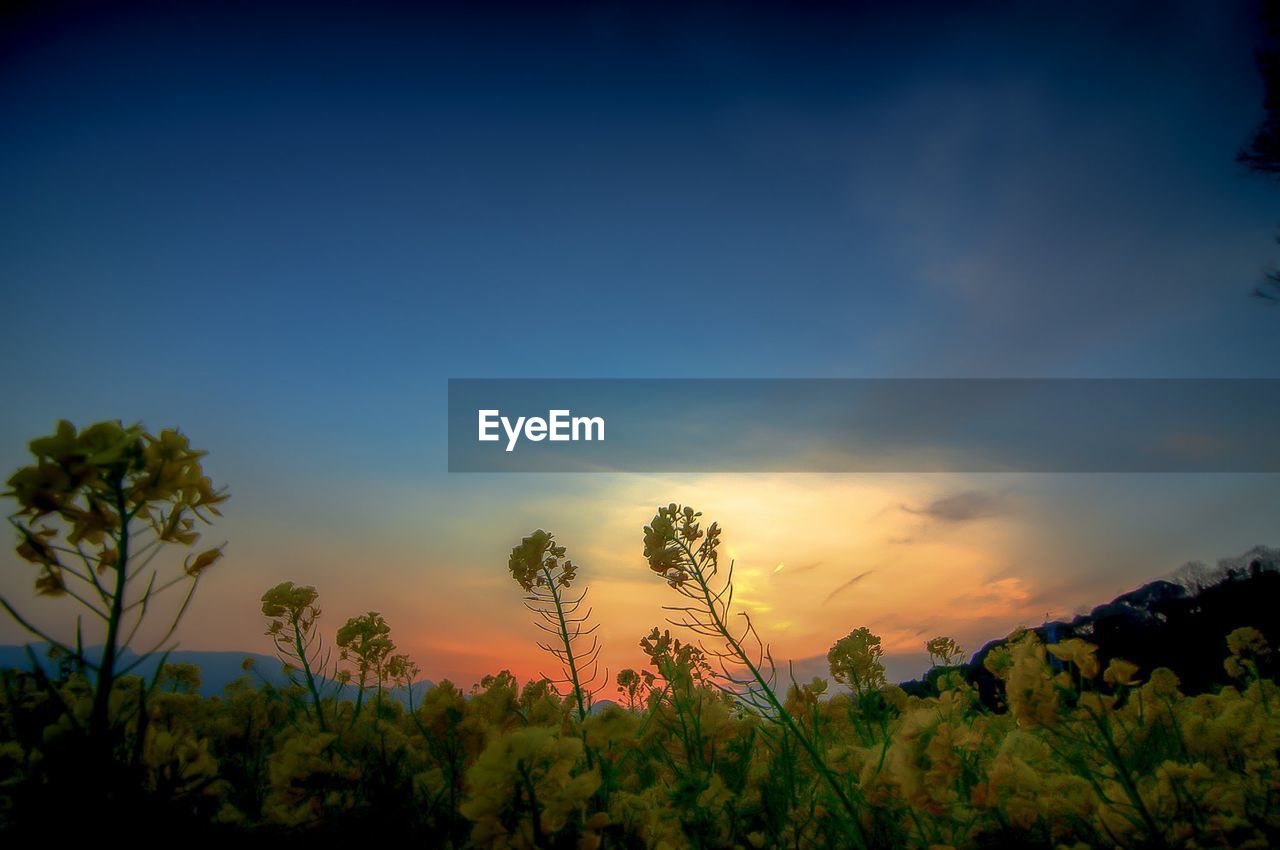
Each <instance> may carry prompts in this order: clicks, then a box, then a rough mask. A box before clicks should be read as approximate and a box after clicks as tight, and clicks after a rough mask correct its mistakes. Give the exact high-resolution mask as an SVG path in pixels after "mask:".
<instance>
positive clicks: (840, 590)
mask: <svg viewBox="0 0 1280 850" xmlns="http://www.w3.org/2000/svg"><path fill="white" fill-rule="evenodd" d="M874 572H875V570H867V571H866V572H863V573H858V574H857V575H856V576H854V577H853V578H851V579H849V580H848V581H846V582H845V583H844V584H842V585H840V586H839V587H837V588H836V589H835V590H833V591H831V593H829V594H827V598H826V599H824V600H822V604H823V605H826V604H827V603H828V602H830V601H831V600H832V599H835V598H836V596H837V595H839V594H841V593H843V592H845V591H846V590H848V589H849V588H851V587H853V586H854V585H855V584H857V583H858V582H860V581H862V580H863V579H864V578H866V577H867V576H869V575H871V574H872V573H874Z"/></svg>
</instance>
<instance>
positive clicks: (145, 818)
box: [0, 424, 1280, 850]
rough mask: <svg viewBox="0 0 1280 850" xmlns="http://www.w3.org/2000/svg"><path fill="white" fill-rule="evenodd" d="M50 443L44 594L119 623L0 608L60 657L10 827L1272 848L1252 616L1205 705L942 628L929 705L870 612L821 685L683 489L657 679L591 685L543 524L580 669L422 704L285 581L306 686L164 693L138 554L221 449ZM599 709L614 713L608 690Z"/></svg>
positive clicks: (1073, 659) (11, 718)
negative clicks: (993, 690)
mask: <svg viewBox="0 0 1280 850" xmlns="http://www.w3.org/2000/svg"><path fill="white" fill-rule="evenodd" d="M68 428H70V426H68ZM95 429H98V430H95ZM32 451H33V453H34V454H35V456H36V462H35V463H34V464H33V465H32V466H30V467H27V468H25V469H23V470H20V471H19V472H18V473H16V474H15V475H14V476H13V478H12V479H10V482H9V484H10V488H11V495H12V496H13V498H15V499H16V500H17V502H18V506H19V510H18V513H17V514H15V517H14V524H15V526H16V527H17V529H18V534H19V549H18V551H19V553H20V554H21V555H22V556H23V557H24V558H25V559H26V560H27V561H29V562H31V563H32V564H33V565H35V567H36V568H37V570H38V578H37V590H38V591H39V592H42V593H45V594H50V595H67V596H69V597H70V598H71V599H72V600H73V601H79V602H82V603H84V604H86V605H89V606H91V607H92V608H93V609H95V610H97V611H99V613H101V614H103V615H105V621H106V623H107V626H108V633H109V637H110V640H109V641H108V643H107V644H106V647H105V648H104V650H103V654H102V656H93V655H92V654H91V653H89V651H88V650H86V649H85V648H84V645H83V643H82V642H81V641H80V640H79V639H77V640H76V641H75V642H73V643H62V644H59V643H58V642H57V641H56V640H54V639H53V638H52V636H49V635H44V634H43V633H41V632H39V631H38V630H37V629H36V628H35V627H34V626H33V625H31V624H30V623H29V622H27V621H26V620H24V619H22V615H21V612H20V611H19V610H18V608H17V607H16V606H14V605H12V604H11V603H10V602H9V601H7V600H6V601H4V607H5V608H6V610H7V611H8V612H9V614H10V615H11V616H14V617H15V618H18V620H19V622H22V623H24V624H25V625H27V626H28V627H29V628H31V630H32V631H33V632H35V633H36V634H37V635H38V636H40V637H41V638H42V639H48V640H49V641H50V642H51V643H53V644H54V646H55V649H54V654H55V656H56V662H57V663H56V665H54V666H53V667H52V668H51V667H50V666H49V665H47V664H37V663H33V664H32V665H31V667H30V668H29V669H28V670H25V671H23V670H6V671H4V672H3V674H2V676H0V684H2V686H3V687H2V688H0V827H3V829H4V830H6V831H8V832H11V833H15V834H16V833H28V832H31V833H39V834H47V833H48V831H49V830H50V829H54V828H56V829H57V830H58V831H59V833H60V834H62V835H74V834H76V833H84V834H85V835H86V836H98V837H101V836H105V835H108V834H122V835H134V836H151V835H161V834H165V835H177V836H181V835H185V836H190V835H192V834H193V832H192V830H198V835H200V836H202V837H204V838H211V837H214V838H217V837H221V838H224V839H236V840H240V839H250V838H252V839H264V840H276V839H285V838H289V837H303V836H314V837H316V838H317V839H319V838H320V837H323V838H324V839H325V840H329V839H347V840H359V839H361V838H364V839H368V838H370V837H373V838H377V839H380V840H381V839H387V840H405V841H412V842H413V843H414V844H417V845H419V846H429V847H458V848H462V847H476V848H508V847H510V848H603V847H612V848H652V849H653V850H659V848H670V850H675V848H739V847H741V848H766V847H767V848H773V847H789V848H808V847H829V848H873V847H876V848H879V847H884V848H889V847H918V848H944V847H955V848H960V847H974V848H981V847H1045V848H1057V847H1068V848H1081V847H1257V848H1268V847H1275V846H1280V805H1278V804H1280V762H1278V760H1277V754H1278V752H1280V717H1278V716H1277V711H1278V710H1280V691H1278V690H1277V687H1276V683H1275V682H1274V681H1273V680H1272V678H1271V676H1270V671H1271V669H1272V668H1271V664H1270V655H1271V650H1270V648H1269V646H1268V643H1267V640H1266V637H1265V636H1264V634H1263V632H1262V631H1261V630H1259V629H1258V628H1252V627H1242V628H1237V629H1235V630H1233V631H1232V632H1231V633H1230V634H1226V635H1204V636H1203V639H1204V640H1205V641H1210V642H1214V643H1218V644H1220V645H1221V648H1222V662H1223V667H1222V673H1223V678H1224V681H1230V682H1232V683H1233V684H1227V685H1223V686H1220V687H1218V688H1216V689H1215V690H1214V691H1213V692H1209V693H1200V694H1196V695H1190V696H1188V695H1184V694H1183V693H1182V691H1181V690H1180V683H1179V680H1178V677H1177V676H1176V675H1175V674H1174V673H1173V672H1172V671H1171V670H1169V669H1167V668H1157V669H1151V670H1143V669H1139V668H1138V667H1137V666H1135V665H1134V664H1131V663H1129V662H1127V661H1125V660H1124V659H1122V658H1117V657H1104V656H1103V655H1102V653H1100V652H1099V650H1098V648H1097V647H1096V646H1094V645H1092V644H1090V643H1087V642H1085V641H1084V640H1081V639H1079V638H1076V637H1072V638H1068V639H1065V640H1061V641H1058V642H1056V643H1052V644H1049V645H1046V644H1045V643H1043V642H1042V640H1041V638H1040V637H1039V636H1037V634H1036V633H1034V632H1023V633H1018V634H1014V635H1011V636H1010V637H1009V639H1008V640H1007V641H1005V642H1004V643H1003V644H1001V645H1000V646H999V647H997V648H996V649H994V650H993V651H991V652H989V653H987V654H986V656H985V660H984V662H983V665H984V667H985V668H986V670H987V671H989V672H990V673H991V674H994V676H995V677H996V678H997V679H998V680H999V682H1000V683H1001V688H1000V692H999V694H998V698H997V699H996V701H995V704H989V703H988V701H984V700H981V699H979V696H978V693H977V691H976V690H975V688H974V686H973V685H972V684H971V683H970V681H969V680H968V679H967V678H966V676H965V675H963V674H962V670H961V667H960V666H959V665H958V662H959V661H960V658H961V652H960V649H959V647H957V646H956V645H955V643H954V642H953V641H950V640H948V639H946V638H937V639H935V640H933V641H930V642H929V644H928V650H929V652H930V654H931V655H932V657H933V658H934V660H935V664H936V667H935V671H934V673H933V674H932V675H931V676H930V677H929V680H928V681H929V682H930V683H931V684H930V687H929V688H928V692H927V693H925V694H923V695H920V694H917V695H908V694H907V693H906V692H905V691H904V690H903V689H902V688H900V687H899V686H896V685H893V684H890V683H888V682H886V680H885V674H884V667H883V665H882V663H881V650H880V642H879V639H878V638H877V637H876V636H875V635H873V634H872V633H871V632H869V631H868V630H866V629H855V630H853V631H852V632H850V633H849V634H848V635H845V636H843V637H841V638H839V639H838V640H836V641H834V643H833V645H832V647H831V649H830V652H829V654H828V661H829V665H830V676H829V678H828V679H814V680H813V681H810V682H804V683H796V682H791V681H787V680H785V678H784V677H783V676H782V675H780V671H779V670H778V669H776V668H775V665H774V662H773V659H772V657H771V656H770V653H769V650H768V645H767V643H766V642H765V641H764V640H763V639H762V638H761V637H760V636H759V635H758V634H757V632H756V630H755V628H754V626H753V624H752V623H751V621H750V618H749V617H746V616H744V615H743V614H742V612H739V611H736V610H735V609H734V608H733V599H732V595H733V592H732V589H733V577H732V565H731V564H721V562H720V560H719V557H718V547H719V544H720V538H721V529H720V528H719V527H718V526H717V525H715V524H714V523H710V524H707V523H704V521H703V519H702V517H701V515H700V514H699V513H698V512H697V511H695V510H693V509H692V508H688V507H681V506H678V505H669V506H664V507H661V508H659V509H658V511H657V513H656V515H655V516H654V518H653V520H652V521H651V522H650V524H649V525H648V526H646V527H645V528H644V530H643V550H644V561H645V562H647V565H648V569H649V570H650V572H651V573H652V574H653V577H654V580H655V581H662V582H665V583H666V585H668V586H669V591H670V594H671V599H672V607H671V610H670V611H669V612H668V613H670V614H672V615H673V616H672V621H673V622H672V623H671V625H670V627H664V628H661V629H660V628H655V629H653V630H652V631H651V632H650V633H649V634H647V635H644V636H641V637H640V645H641V647H642V648H643V650H644V653H645V655H646V656H647V658H648V663H647V665H646V666H645V667H643V669H639V670H624V671H621V672H619V673H618V674H617V676H616V677H614V679H613V680H612V681H608V682H606V681H603V680H602V678H601V677H600V676H599V675H598V668H597V666H596V664H595V656H596V653H597V650H598V647H597V646H596V645H595V643H594V641H593V634H592V632H593V624H592V622H591V621H590V619H589V609H585V608H584V606H583V598H584V596H585V590H584V582H585V579H586V576H584V575H583V574H582V573H581V572H580V571H579V569H578V567H577V566H576V565H575V564H573V562H572V561H571V560H569V558H568V553H567V551H566V549H565V547H564V546H562V545H561V544H560V543H559V541H557V540H556V539H555V538H554V537H553V536H552V535H551V534H548V533H546V532H544V531H537V532H534V533H532V534H531V535H529V536H528V537H527V538H525V539H524V540H523V541H521V542H520V543H519V544H518V545H516V546H515V547H514V548H513V549H512V550H511V553H510V557H509V560H508V568H509V570H510V573H511V576H512V578H513V580H514V582H515V583H516V585H517V586H518V588H519V591H520V592H522V593H523V594H524V595H525V599H526V604H527V605H528V607H529V608H530V610H531V612H532V617H533V620H534V623H535V624H536V625H537V626H538V627H540V632H539V633H540V634H541V635H542V636H543V638H544V643H543V644H541V645H542V646H543V648H544V649H545V650H546V651H547V652H548V653H549V654H550V656H552V657H554V659H555V660H556V661H557V662H558V664H559V667H560V670H561V671H562V674H563V675H562V677H561V678H559V679H557V680H542V681H534V682H528V683H524V684H522V683H520V682H517V681H516V680H515V679H514V678H513V677H512V676H511V674H509V673H507V672H502V673H498V674H496V675H492V676H488V677H486V678H485V679H484V680H483V681H482V682H481V683H480V684H479V685H477V686H476V687H474V688H472V689H470V691H468V692H464V691H462V690H461V689H459V688H457V687H455V686H454V685H452V684H451V683H449V682H447V681H445V682H440V683H439V684H438V685H436V686H435V687H432V688H430V689H428V690H426V691H425V692H422V693H419V694H416V695H415V691H414V690H413V689H412V688H409V687H408V685H410V684H411V683H412V682H413V681H414V680H415V679H416V678H417V674H418V671H417V669H416V668H415V666H414V665H413V663H412V662H411V661H410V660H409V659H408V658H407V657H406V656H404V655H401V654H398V653H397V652H396V647H395V644H394V641H393V638H392V635H391V633H390V630H389V629H388V628H387V625H386V623H385V622H384V621H383V620H382V618H381V617H379V616H378V615H376V614H368V615H364V616H361V617H356V618H352V619H351V620H349V621H348V622H347V623H346V624H345V625H344V626H343V627H342V628H341V629H339V630H337V632H336V633H335V634H333V635H332V636H328V635H324V634H321V631H320V627H319V609H318V605H319V596H318V594H317V592H316V590H315V589H314V588H312V587H309V586H304V585H295V584H293V583H288V582H286V583H284V584H281V585H278V586H276V587H273V588H270V589H269V590H267V591H266V593H265V594H264V595H263V597H262V613H263V617H264V626H265V629H266V632H267V634H268V635H269V636H270V639H271V640H272V641H273V642H274V644H275V646H276V649H277V653H278V655H279V656H280V658H281V661H282V663H283V664H284V665H285V670H286V672H287V674H288V678H289V682H290V683H289V684H288V685H285V686H278V685H274V684H270V683H269V682H268V681H267V680H266V679H265V677H260V676H255V675H254V672H255V671H254V670H252V669H251V668H247V669H246V675H245V677H244V678H243V679H242V680H241V681H240V682H238V683H236V684H234V685H232V686H230V687H228V688H227V689H226V691H225V692H224V693H223V694H222V695H221V696H219V697H213V698H207V697H202V696H200V695H198V693H197V688H198V685H199V676H200V671H199V670H198V669H196V668H193V667H190V666H187V665H171V664H170V665H163V666H161V667H160V668H159V672H158V673H157V674H156V675H155V676H152V677H149V678H146V679H144V678H141V677H138V676H136V675H131V673H130V671H129V670H128V669H126V668H123V667H121V668H117V667H115V666H112V665H114V659H115V657H116V651H117V649H118V648H120V647H123V646H125V645H127V638H128V636H129V630H128V625H129V623H130V622H131V621H130V619H129V618H130V617H131V616H132V617H135V618H137V619H138V620H140V619H141V618H142V617H143V615H144V614H145V612H146V609H147V607H148V604H149V601H150V600H151V598H152V596H153V595H154V594H156V593H158V591H157V588H160V587H163V586H164V585H165V582H166V581H167V580H166V579H164V578H163V577H160V578H155V577H154V575H153V577H152V578H150V579H148V578H147V575H148V574H147V573H146V572H145V569H143V568H140V566H139V565H140V564H141V563H142V562H140V561H139V555H138V553H139V552H143V553H145V552H147V551H148V549H147V547H148V546H164V545H173V546H179V547H183V546H193V545H194V544H195V543H196V532H195V530H194V529H195V527H196V523H198V522H200V521H202V520H204V521H207V520H209V518H210V517H211V516H214V515H216V505H217V503H218V501H219V500H220V499H222V498H225V496H224V495H223V494H221V493H220V491H217V490H215V489H214V488H213V487H212V485H211V484H210V482H209V481H208V479H207V478H205V477H204V476H203V474H202V472H201V470H200V465H199V456H200V453H198V452H194V451H192V450H191V449H190V448H189V446H188V445H187V443H186V439H185V438H184V437H181V436H180V435H176V434H174V433H173V432H164V433H162V434H161V435H159V436H152V435H150V434H147V433H145V432H142V431H141V430H140V429H127V428H121V427H120V426H119V425H118V424H115V425H104V426H94V427H93V428H90V429H86V430H85V431H83V432H77V431H75V429H73V428H72V429H70V430H69V431H68V430H65V429H64V430H62V431H60V432H59V434H55V435H53V436H52V437H49V438H46V439H45V440H43V441H36V442H35V443H33V444H32ZM144 538H145V539H146V540H147V541H148V542H145V543H144V542H142V541H143V539H144ZM637 542H638V543H639V542H640V541H639V540H638V541H637ZM131 547H133V548H131ZM218 553H219V550H217V549H212V550H207V551H204V552H200V553H196V554H193V555H191V556H189V557H188V558H187V559H186V560H185V562H184V566H183V568H182V569H181V570H180V574H179V575H177V576H176V577H173V578H172V579H169V580H171V581H172V582H173V586H174V587H176V588H184V587H185V588H186V593H187V597H186V602H190V600H191V594H192V592H193V591H194V589H195V585H196V584H197V583H198V581H199V578H200V576H201V575H203V574H204V572H205V571H206V570H207V569H209V567H210V566H211V565H213V563H214V562H215V561H216V560H217V556H218ZM143 567H145V564H143ZM131 582H136V583H137V585H136V586H137V587H138V588H141V589H140V590H137V591H136V593H135V595H134V596H130V592H131V590H130V588H131V584H130V583H131ZM515 591H516V588H513V592H515ZM81 597H83V598H81ZM139 600H141V604H136V603H138V601H139ZM185 604H186V603H185V602H184V605H185ZM531 631H533V629H532V627H531ZM329 645H332V646H333V647H334V648H335V649H336V657H333V656H331V655H329V654H328V653H327V651H326V650H324V649H323V647H325V646H329ZM35 660H36V659H34V658H33V662H34V661H35ZM51 669H52V670H54V671H55V672H50V670H51ZM339 688H342V689H343V690H342V691H339V690H338V689H339ZM339 693H341V694H342V698H339ZM352 695H354V696H352ZM604 697H609V698H611V699H612V700H616V701H617V704H610V705H607V706H604V707H600V706H599V705H597V706H596V707H595V708H593V703H595V702H598V701H599V700H601V699H603V698H604Z"/></svg>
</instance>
